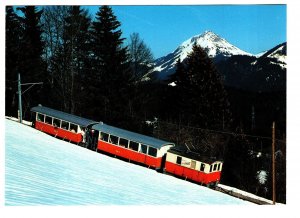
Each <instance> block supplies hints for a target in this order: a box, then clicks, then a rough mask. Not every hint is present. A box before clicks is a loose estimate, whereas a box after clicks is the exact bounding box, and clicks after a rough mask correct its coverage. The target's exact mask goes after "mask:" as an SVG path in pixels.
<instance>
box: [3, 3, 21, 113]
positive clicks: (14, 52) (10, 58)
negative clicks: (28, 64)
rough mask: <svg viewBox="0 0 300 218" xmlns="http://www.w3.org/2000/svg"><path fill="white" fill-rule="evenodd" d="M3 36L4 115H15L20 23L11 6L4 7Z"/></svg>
mask: <svg viewBox="0 0 300 218" xmlns="http://www.w3.org/2000/svg"><path fill="white" fill-rule="evenodd" d="M5 36H6V37H5V115H9V116H17V105H18V102H17V98H16V92H17V83H16V80H17V78H18V67H19V59H20V39H21V24H20V22H19V19H18V16H17V15H16V14H15V11H14V9H13V7H12V6H7V7H6V26H5Z"/></svg>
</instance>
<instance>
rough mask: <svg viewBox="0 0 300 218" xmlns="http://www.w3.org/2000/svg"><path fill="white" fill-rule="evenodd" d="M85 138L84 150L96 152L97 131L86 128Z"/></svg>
mask: <svg viewBox="0 0 300 218" xmlns="http://www.w3.org/2000/svg"><path fill="white" fill-rule="evenodd" d="M85 137H86V148H88V149H90V150H93V151H95V150H97V146H98V138H99V131H98V130H94V129H89V128H86V133H85Z"/></svg>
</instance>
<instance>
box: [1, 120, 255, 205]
mask: <svg viewBox="0 0 300 218" xmlns="http://www.w3.org/2000/svg"><path fill="white" fill-rule="evenodd" d="M16 129H17V130H18V131H16ZM5 149H6V156H5V204H6V205H207V204H218V205H220V204H221V205H223V204H230V205H232V204H234V205H236V204H250V203H249V202H246V201H243V200H240V199H237V198H234V197H230V196H228V195H226V194H223V193H220V192H217V191H213V190H211V189H208V188H206V187H203V186H200V185H196V184H193V183H190V182H187V181H184V180H180V179H177V178H175V177H172V176H169V175H165V174H160V173H157V172H156V171H154V170H150V169H147V168H145V167H142V166H138V165H134V164H131V163H128V162H125V161H122V160H119V159H115V158H112V157H108V156H106V155H102V154H99V153H96V152H92V151H90V150H87V149H85V148H82V147H79V146H76V145H74V144H70V143H67V142H64V141H61V140H58V139H56V138H54V137H51V136H49V135H46V134H44V133H42V132H39V131H37V130H35V129H33V128H31V127H28V126H25V125H20V124H19V123H16V122H13V121H10V120H5Z"/></svg>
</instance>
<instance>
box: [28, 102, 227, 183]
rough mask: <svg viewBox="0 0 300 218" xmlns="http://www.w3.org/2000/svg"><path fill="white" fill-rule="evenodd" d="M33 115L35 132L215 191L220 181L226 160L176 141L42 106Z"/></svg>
mask: <svg viewBox="0 0 300 218" xmlns="http://www.w3.org/2000/svg"><path fill="white" fill-rule="evenodd" d="M31 113H32V125H33V127H34V128H35V129H37V130H39V131H42V132H45V133H47V134H49V135H52V136H54V137H56V138H59V139H61V140H65V141H69V142H71V143H74V144H77V145H80V146H83V147H85V148H87V149H90V150H92V151H96V152H101V153H103V154H107V155H110V156H114V157H118V158H120V159H123V160H127V161H129V162H132V163H136V164H140V165H143V166H146V167H148V168H152V169H155V170H157V171H158V172H160V173H165V174H169V175H173V176H176V177H178V178H181V179H185V180H189V181H191V182H194V183H197V184H201V185H205V186H207V187H211V188H214V187H216V185H217V184H218V183H219V182H220V179H221V172H222V167H223V161H222V160H217V159H214V158H208V157H204V156H201V155H199V154H198V153H195V152H192V151H189V150H188V149H183V146H178V145H175V143H173V142H168V141H164V140H160V139H157V138H154V137H150V136H146V135H142V134H139V133H135V132H132V131H128V130H125V129H121V128H117V127H114V126H111V125H108V124H105V123H103V122H96V121H94V120H90V119H86V118H83V117H80V116H76V115H73V114H69V113H65V112H62V111H59V110H55V109H52V108H49V107H45V106H42V105H38V106H36V107H32V108H31Z"/></svg>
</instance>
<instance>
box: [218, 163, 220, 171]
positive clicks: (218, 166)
mask: <svg viewBox="0 0 300 218" xmlns="http://www.w3.org/2000/svg"><path fill="white" fill-rule="evenodd" d="M220 169H221V163H219V164H218V171H220Z"/></svg>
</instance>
